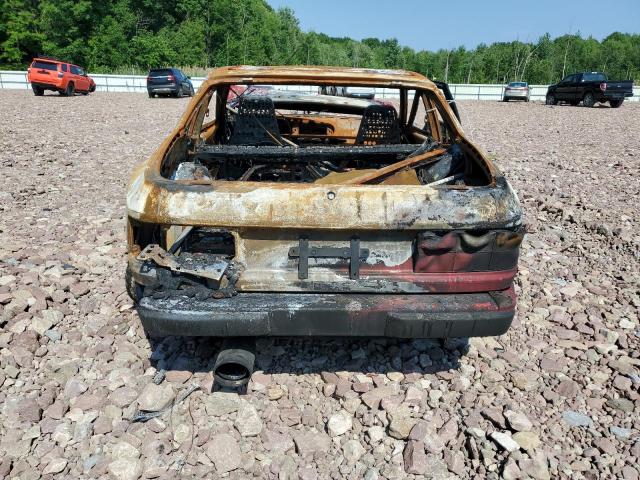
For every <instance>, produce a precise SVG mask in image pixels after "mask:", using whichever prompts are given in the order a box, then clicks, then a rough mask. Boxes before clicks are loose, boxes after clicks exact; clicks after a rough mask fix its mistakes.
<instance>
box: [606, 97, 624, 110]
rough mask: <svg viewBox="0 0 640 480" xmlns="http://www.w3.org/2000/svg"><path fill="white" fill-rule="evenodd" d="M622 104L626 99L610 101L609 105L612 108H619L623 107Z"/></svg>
mask: <svg viewBox="0 0 640 480" xmlns="http://www.w3.org/2000/svg"><path fill="white" fill-rule="evenodd" d="M622 102H624V98H619V99H617V100H609V105H611V108H618V107H619V106H620V105H622Z"/></svg>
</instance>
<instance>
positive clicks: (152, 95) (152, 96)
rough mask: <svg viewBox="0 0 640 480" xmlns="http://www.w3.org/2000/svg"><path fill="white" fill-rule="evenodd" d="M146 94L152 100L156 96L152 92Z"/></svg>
mask: <svg viewBox="0 0 640 480" xmlns="http://www.w3.org/2000/svg"><path fill="white" fill-rule="evenodd" d="M147 93H148V94H149V98H154V97H155V96H156V94H155V93H153V92H147Z"/></svg>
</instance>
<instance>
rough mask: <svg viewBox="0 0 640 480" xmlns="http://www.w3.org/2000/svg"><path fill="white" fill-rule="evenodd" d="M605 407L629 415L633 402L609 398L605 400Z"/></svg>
mask: <svg viewBox="0 0 640 480" xmlns="http://www.w3.org/2000/svg"><path fill="white" fill-rule="evenodd" d="M607 405H608V406H610V407H611V408H615V409H616V410H621V411H623V412H625V413H631V412H632V411H633V402H632V401H631V400H627V399H626V398H611V399H609V400H607Z"/></svg>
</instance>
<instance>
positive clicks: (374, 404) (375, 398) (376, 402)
mask: <svg viewBox="0 0 640 480" xmlns="http://www.w3.org/2000/svg"><path fill="white" fill-rule="evenodd" d="M395 394H396V388H395V387H393V386H392V385H385V386H384V387H378V388H374V389H373V390H369V391H368V392H365V393H363V394H362V395H361V396H360V399H361V400H362V401H363V402H364V404H365V405H367V406H368V407H369V408H370V409H372V410H377V409H378V407H379V406H380V401H381V400H382V399H383V398H385V397H391V396H393V395H395Z"/></svg>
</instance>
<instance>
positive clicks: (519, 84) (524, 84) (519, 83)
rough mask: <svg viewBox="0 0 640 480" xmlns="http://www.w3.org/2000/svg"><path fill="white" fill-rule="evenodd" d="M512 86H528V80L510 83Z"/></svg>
mask: <svg viewBox="0 0 640 480" xmlns="http://www.w3.org/2000/svg"><path fill="white" fill-rule="evenodd" d="M509 86H510V87H526V86H527V84H526V82H511V83H510V84H509Z"/></svg>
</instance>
